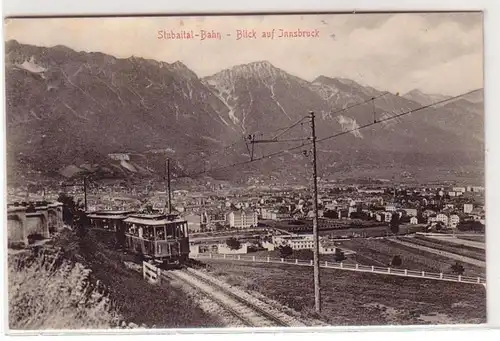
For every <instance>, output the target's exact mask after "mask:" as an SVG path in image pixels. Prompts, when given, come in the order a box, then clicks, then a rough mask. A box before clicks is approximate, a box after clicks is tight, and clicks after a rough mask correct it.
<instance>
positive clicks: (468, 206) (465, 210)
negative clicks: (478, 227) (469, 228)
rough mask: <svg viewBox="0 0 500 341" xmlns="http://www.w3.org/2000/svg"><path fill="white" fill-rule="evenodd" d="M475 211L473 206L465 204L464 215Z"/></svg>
mask: <svg viewBox="0 0 500 341" xmlns="http://www.w3.org/2000/svg"><path fill="white" fill-rule="evenodd" d="M473 209H474V205H473V204H464V213H471V212H472V210H473Z"/></svg>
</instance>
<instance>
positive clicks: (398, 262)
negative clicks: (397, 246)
mask: <svg viewBox="0 0 500 341" xmlns="http://www.w3.org/2000/svg"><path fill="white" fill-rule="evenodd" d="M401 264H403V260H402V259H401V257H400V256H398V255H396V256H394V257H393V258H392V261H391V266H401Z"/></svg>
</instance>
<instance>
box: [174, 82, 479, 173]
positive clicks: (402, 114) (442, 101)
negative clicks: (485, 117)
mask: <svg viewBox="0 0 500 341" xmlns="http://www.w3.org/2000/svg"><path fill="white" fill-rule="evenodd" d="M480 90H482V88H479V89H475V90H471V91H469V92H466V93H463V94H460V95H457V96H454V97H450V98H447V99H444V100H441V101H437V102H434V103H431V104H428V105H424V106H421V107H418V108H416V109H413V110H408V111H405V112H402V113H400V114H397V115H394V116H390V117H387V118H384V119H379V120H377V121H374V122H370V123H368V124H365V125H362V126H359V127H357V128H353V129H348V130H344V131H342V132H339V133H337V134H333V135H330V136H327V137H323V138H320V139H317V140H316V142H317V143H319V142H323V141H326V140H329V139H333V138H336V137H340V136H342V135H347V134H349V133H353V132H355V131H359V130H361V129H365V128H368V127H371V126H374V125H376V124H381V123H383V122H387V121H390V120H393V119H397V118H399V117H402V116H406V115H409V114H412V113H415V112H418V111H422V110H425V109H428V108H430V107H433V106H436V105H439V104H443V103H446V102H450V101H453V100H455V99H458V98H461V97H464V96H467V95H469V94H472V93H474V92H476V91H480ZM385 94H387V93H385ZM383 95H384V94H383ZM381 96H382V95H380V96H379V97H381ZM371 100H372V98H370V99H369V100H366V101H364V102H363V103H367V102H369V101H371ZM357 105H359V104H357ZM353 106H356V105H352V106H350V107H346V108H344V109H341V110H338V111H336V112H335V113H338V112H342V111H345V110H348V109H349V108H352V107H353ZM308 145H312V142H308V143H303V144H301V145H300V146H294V147H291V148H288V149H284V150H281V151H277V152H274V153H270V154H267V155H263V156H261V157H258V158H254V159H253V160H247V161H242V162H236V163H233V164H229V165H226V166H221V167H216V168H212V169H208V170H205V171H203V172H196V173H192V174H190V175H185V176H182V177H194V176H199V175H202V174H205V173H210V172H215V171H220V170H224V169H228V168H232V167H238V166H243V165H247V164H250V163H253V162H257V161H261V160H264V159H271V158H273V157H276V156H278V155H281V154H284V153H288V152H291V151H293V150H297V149H300V148H303V147H304V146H308Z"/></svg>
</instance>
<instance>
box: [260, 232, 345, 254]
mask: <svg viewBox="0 0 500 341" xmlns="http://www.w3.org/2000/svg"><path fill="white" fill-rule="evenodd" d="M272 243H273V244H274V248H273V249H275V248H276V247H279V246H284V245H287V246H290V247H291V248H292V250H312V249H313V248H314V237H313V235H312V234H305V235H287V236H273V241H272ZM267 249H268V250H269V249H270V247H269V246H268V247H267ZM335 249H336V248H335V245H334V244H333V243H331V242H328V241H326V240H321V239H320V241H319V253H320V254H332V253H335Z"/></svg>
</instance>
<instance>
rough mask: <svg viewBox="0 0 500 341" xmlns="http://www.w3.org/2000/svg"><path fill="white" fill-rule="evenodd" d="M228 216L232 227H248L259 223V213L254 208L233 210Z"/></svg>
mask: <svg viewBox="0 0 500 341" xmlns="http://www.w3.org/2000/svg"><path fill="white" fill-rule="evenodd" d="M226 217H227V222H228V224H229V227H231V228H236V229H248V228H251V227H256V226H257V224H258V214H257V212H255V211H252V210H236V211H231V212H229V214H228V215H227V216H226Z"/></svg>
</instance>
